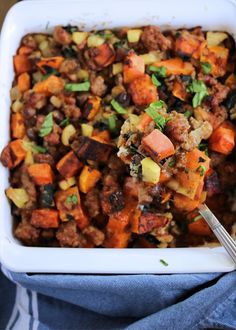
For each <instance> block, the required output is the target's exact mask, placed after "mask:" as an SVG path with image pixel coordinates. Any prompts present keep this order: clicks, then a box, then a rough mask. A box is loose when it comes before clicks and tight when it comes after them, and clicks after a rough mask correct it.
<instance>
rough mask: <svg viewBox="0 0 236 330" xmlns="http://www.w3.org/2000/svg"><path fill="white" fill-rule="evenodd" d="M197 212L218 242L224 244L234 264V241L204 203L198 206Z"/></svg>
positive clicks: (235, 252) (235, 245)
mask: <svg viewBox="0 0 236 330" xmlns="http://www.w3.org/2000/svg"><path fill="white" fill-rule="evenodd" d="M199 213H200V214H201V216H202V217H203V218H204V219H205V220H206V222H207V223H208V225H209V226H210V228H211V230H212V231H213V233H214V234H215V235H216V237H217V238H218V240H219V242H220V243H221V244H222V245H223V246H224V248H225V249H226V251H227V252H228V254H229V255H230V257H231V258H232V259H233V261H234V263H235V264H236V243H235V241H234V240H233V239H232V237H231V236H230V235H229V233H228V232H227V231H226V230H225V228H224V227H223V226H222V225H221V224H220V222H219V221H218V219H217V218H216V216H215V215H214V214H213V213H212V212H211V211H210V210H209V208H208V207H207V206H206V205H202V206H200V207H199Z"/></svg>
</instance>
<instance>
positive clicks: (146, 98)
mask: <svg viewBox="0 0 236 330" xmlns="http://www.w3.org/2000/svg"><path fill="white" fill-rule="evenodd" d="M129 92H130V94H131V96H132V100H133V102H134V103H135V104H136V105H148V104H150V103H152V102H154V101H156V100H157V99H158V95H157V88H156V86H154V85H153V82H152V80H151V78H150V76H149V75H147V74H144V75H142V76H141V77H138V78H136V79H135V80H133V81H132V82H131V83H130V85H129Z"/></svg>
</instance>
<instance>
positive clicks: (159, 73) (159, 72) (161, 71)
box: [148, 65, 166, 78]
mask: <svg viewBox="0 0 236 330" xmlns="http://www.w3.org/2000/svg"><path fill="white" fill-rule="evenodd" d="M148 69H149V70H150V71H152V72H155V73H156V74H157V76H158V77H159V78H165V77H166V68H165V67H164V66H154V65H149V67H148Z"/></svg>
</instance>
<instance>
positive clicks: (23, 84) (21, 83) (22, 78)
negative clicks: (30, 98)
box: [17, 72, 30, 93]
mask: <svg viewBox="0 0 236 330" xmlns="http://www.w3.org/2000/svg"><path fill="white" fill-rule="evenodd" d="M17 87H18V89H19V91H20V92H22V93H24V92H26V91H27V90H29V89H30V75H29V74H28V73H27V72H24V73H22V74H20V75H19V77H18V79H17Z"/></svg>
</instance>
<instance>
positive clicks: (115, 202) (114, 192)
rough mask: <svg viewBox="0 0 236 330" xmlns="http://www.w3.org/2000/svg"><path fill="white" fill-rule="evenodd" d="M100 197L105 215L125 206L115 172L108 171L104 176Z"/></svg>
mask: <svg viewBox="0 0 236 330" xmlns="http://www.w3.org/2000/svg"><path fill="white" fill-rule="evenodd" d="M100 199H101V205H102V210H103V213H104V214H107V215H109V214H111V213H113V212H118V211H120V210H122V209H123V208H124V207H125V201H124V195H123V192H122V190H121V188H120V186H119V184H118V180H117V177H116V176H115V174H113V173H110V174H107V175H106V176H105V177H104V179H103V189H102V193H101V196H100Z"/></svg>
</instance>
